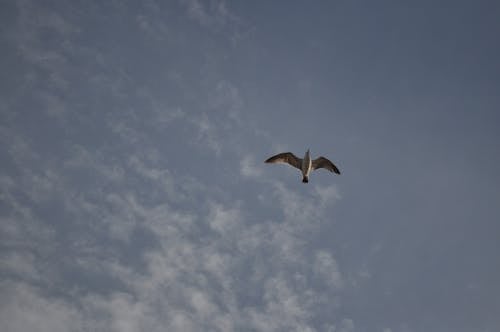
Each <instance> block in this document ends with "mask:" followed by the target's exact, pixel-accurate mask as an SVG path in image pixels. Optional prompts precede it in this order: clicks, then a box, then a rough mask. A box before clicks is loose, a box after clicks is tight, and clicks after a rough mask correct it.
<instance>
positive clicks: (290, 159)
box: [266, 149, 340, 183]
mask: <svg viewBox="0 0 500 332" xmlns="http://www.w3.org/2000/svg"><path fill="white" fill-rule="evenodd" d="M266 163H272V164H275V163H287V164H290V165H292V166H293V167H295V168H298V169H299V170H300V171H301V172H302V182H304V183H308V182H309V173H311V171H313V170H315V169H318V168H326V169H327V170H329V171H330V172H333V173H336V174H340V171H339V169H338V168H337V166H335V165H334V164H333V163H332V162H331V161H330V160H328V159H326V158H325V157H318V158H316V159H314V160H311V157H310V156H309V149H307V151H306V154H305V155H304V159H300V158H299V157H297V156H296V155H294V154H293V153H291V152H284V153H279V154H277V155H275V156H272V157H271V158H269V159H267V160H266Z"/></svg>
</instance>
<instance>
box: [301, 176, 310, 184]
mask: <svg viewBox="0 0 500 332" xmlns="http://www.w3.org/2000/svg"><path fill="white" fill-rule="evenodd" d="M302 182H303V183H308V182H309V177H307V176H305V175H303V176H302Z"/></svg>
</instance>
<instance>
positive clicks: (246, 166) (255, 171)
mask: <svg viewBox="0 0 500 332" xmlns="http://www.w3.org/2000/svg"><path fill="white" fill-rule="evenodd" d="M240 173H241V174H242V175H243V176H246V177H249V178H258V177H260V176H261V175H262V168H260V167H258V166H257V164H256V162H255V158H254V156H252V155H245V156H243V159H241V161H240Z"/></svg>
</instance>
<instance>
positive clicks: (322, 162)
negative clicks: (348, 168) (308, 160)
mask: <svg viewBox="0 0 500 332" xmlns="http://www.w3.org/2000/svg"><path fill="white" fill-rule="evenodd" d="M312 168H313V169H318V168H326V169H327V170H329V171H330V172H334V173H336V174H340V171H339V169H338V168H337V166H335V165H334V164H333V163H332V162H331V161H330V160H328V159H326V158H325V157H319V158H316V159H314V160H313V162H312Z"/></svg>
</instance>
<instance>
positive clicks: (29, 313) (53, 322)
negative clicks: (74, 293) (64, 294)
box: [0, 282, 84, 332]
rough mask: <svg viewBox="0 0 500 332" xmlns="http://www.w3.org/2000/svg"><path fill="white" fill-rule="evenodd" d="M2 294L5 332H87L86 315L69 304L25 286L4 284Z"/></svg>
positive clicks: (0, 285) (0, 309)
mask: <svg viewBox="0 0 500 332" xmlns="http://www.w3.org/2000/svg"><path fill="white" fill-rule="evenodd" d="M0 294H2V300H1V303H0V322H2V331H5V332H24V331H40V332H49V331H50V332H59V331H60V332H67V331H68V332H69V331H84V324H83V317H82V315H81V314H80V312H79V311H78V309H77V308H75V307H74V306H72V305H71V304H70V303H68V302H66V301H63V300H61V299H56V298H49V297H48V296H46V295H44V294H41V293H39V292H38V291H36V289H35V288H33V287H30V286H28V285H26V284H22V283H18V284H12V283H10V282H3V283H0Z"/></svg>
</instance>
